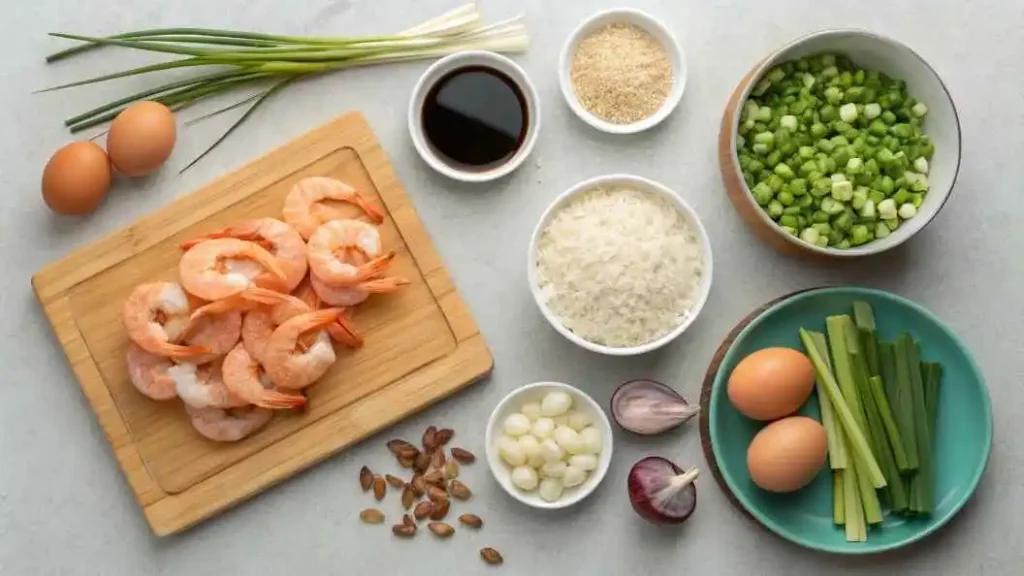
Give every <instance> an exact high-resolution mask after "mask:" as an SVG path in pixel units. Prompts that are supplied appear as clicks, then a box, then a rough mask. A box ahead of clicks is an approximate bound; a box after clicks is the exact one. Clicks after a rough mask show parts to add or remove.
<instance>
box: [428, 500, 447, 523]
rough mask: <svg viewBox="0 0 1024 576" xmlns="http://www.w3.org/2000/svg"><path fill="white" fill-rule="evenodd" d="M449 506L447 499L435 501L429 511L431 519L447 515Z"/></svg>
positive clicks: (438, 518)
mask: <svg viewBox="0 0 1024 576" xmlns="http://www.w3.org/2000/svg"><path fill="white" fill-rule="evenodd" d="M450 506H451V504H449V503H448V500H441V501H440V502H436V503H435V504H434V509H433V510H431V511H430V519H431V520H441V519H443V518H444V517H445V516H447V515H448V508H449V507H450Z"/></svg>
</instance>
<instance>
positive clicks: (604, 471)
mask: <svg viewBox="0 0 1024 576" xmlns="http://www.w3.org/2000/svg"><path fill="white" fill-rule="evenodd" d="M545 388H548V389H555V390H563V391H565V392H568V393H569V394H570V395H572V396H573V400H574V401H575V400H577V399H582V400H583V402H584V403H585V404H587V405H588V406H590V408H591V409H592V410H593V411H594V412H596V413H597V414H598V415H599V418H598V419H599V420H600V421H601V429H602V430H601V434H602V448H601V455H600V459H599V460H598V464H597V469H596V470H594V472H593V473H591V474H590V476H589V477H588V478H587V480H586V482H585V483H584V484H582V485H580V487H578V488H576V491H575V493H573V495H572V496H571V497H566V498H559V499H558V500H556V501H554V502H546V501H543V500H531V499H528V498H527V497H526V496H524V495H523V494H521V493H519V492H518V491H516V490H513V489H511V488H509V487H508V486H506V485H505V483H503V482H502V481H501V480H499V479H498V474H499V472H498V470H495V461H498V465H499V466H502V469H503V471H504V472H505V473H506V474H510V473H511V471H510V470H508V469H507V468H506V467H505V466H504V464H502V463H501V458H500V456H498V455H497V454H496V452H495V451H496V448H495V446H494V429H495V427H496V426H497V425H498V417H499V415H501V414H502V413H503V412H504V411H505V409H506V408H507V407H508V406H509V405H510V404H512V402H514V401H515V400H516V399H517V398H520V397H521V396H523V395H524V394H526V393H529V392H530V391H537V390H541V389H545ZM591 425H593V423H591ZM614 444H615V442H614V436H613V432H612V424H611V421H610V420H609V419H608V415H607V414H605V413H604V410H603V409H601V405H600V404H598V403H597V401H596V400H594V398H593V397H591V396H590V395H589V394H587V393H586V392H584V391H582V390H580V389H579V388H577V387H575V386H573V385H571V384H566V383H565V382H557V381H554V380H551V381H539V382H532V383H530V384H525V385H523V386H520V387H519V388H516V389H515V390H512V391H511V392H509V393H508V394H506V395H505V397H504V398H502V399H501V400H500V401H499V402H498V404H497V405H495V407H494V409H493V410H491V415H490V417H488V419H487V429H486V430H485V431H484V453H485V455H486V457H487V469H488V470H490V471H491V476H492V477H493V478H494V481H495V482H496V483H497V484H498V485H499V486H501V488H502V489H503V490H504V491H505V492H506V493H507V494H508V495H509V496H512V497H513V498H514V499H516V500H518V501H520V502H522V503H523V504H526V505H527V506H530V507H532V508H537V509H540V510H559V509H562V508H568V507H569V506H572V505H573V504H576V503H577V502H580V501H582V500H583V499H585V498H586V497H587V496H590V494H592V493H593V492H594V490H595V489H596V488H597V487H598V486H600V485H601V482H603V481H604V479H605V476H607V475H608V469H609V468H611V462H612V452H613V449H614ZM588 483H589V485H587V484H588Z"/></svg>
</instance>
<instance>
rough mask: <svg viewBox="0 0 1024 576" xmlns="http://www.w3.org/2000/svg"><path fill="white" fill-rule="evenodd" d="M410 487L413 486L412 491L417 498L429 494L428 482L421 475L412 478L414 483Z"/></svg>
mask: <svg viewBox="0 0 1024 576" xmlns="http://www.w3.org/2000/svg"><path fill="white" fill-rule="evenodd" d="M409 485H410V486H412V491H413V493H414V494H416V497H417V498H419V497H420V496H423V495H424V494H426V493H427V481H426V480H424V479H423V476H421V475H419V474H416V475H415V476H413V477H412V482H410V483H409Z"/></svg>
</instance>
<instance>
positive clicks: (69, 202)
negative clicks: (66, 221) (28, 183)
mask: <svg viewBox="0 0 1024 576" xmlns="http://www.w3.org/2000/svg"><path fill="white" fill-rule="evenodd" d="M42 189H43V201H44V202H46V205H47V206H49V207H50V209H51V210H53V211H54V212H58V213H60V214H88V213H89V212H92V211H93V210H95V209H96V208H97V207H98V206H99V205H100V204H101V203H102V202H103V199H104V198H105V197H106V196H107V191H108V190H110V159H108V158H107V154H106V153H105V152H103V148H100V147H99V146H97V145H96V144H94V143H93V142H72V143H71V144H68V145H67V146H64V147H63V148H61V149H60V150H57V152H56V153H55V154H54V155H53V156H52V157H50V161H49V162H47V163H46V167H45V168H43V181H42Z"/></svg>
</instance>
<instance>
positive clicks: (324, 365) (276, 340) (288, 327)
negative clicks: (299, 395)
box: [260, 308, 343, 390]
mask: <svg viewBox="0 0 1024 576" xmlns="http://www.w3.org/2000/svg"><path fill="white" fill-rule="evenodd" d="M342 312H343V311H342V310H341V309H340V308H327V309H324V310H318V311H316V312H309V313H306V314H300V315H299V316H296V317H294V318H292V319H291V320H288V321H287V322H285V323H284V324H281V325H280V326H278V327H277V329H275V330H274V333H273V334H272V335H271V336H270V341H269V342H267V346H266V347H265V348H264V349H263V354H262V355H261V358H260V360H261V361H262V363H263V369H264V370H266V372H267V376H269V377H270V380H271V381H272V382H273V383H274V384H275V385H277V387H278V388H286V389H289V390H299V389H302V388H305V387H306V386H309V385H310V384H312V383H313V382H315V381H316V380H317V378H320V377H321V376H323V374H324V372H327V370H328V368H330V367H331V366H332V365H333V364H334V361H335V360H336V359H337V356H335V354H334V347H333V346H331V342H330V340H329V338H328V336H327V333H326V332H323V331H322V330H321V329H323V328H325V327H326V326H327V325H329V324H332V323H334V322H335V321H336V320H337V319H338V318H339V317H341V314H342ZM314 330H320V331H319V332H318V333H317V337H316V341H315V342H314V343H313V345H312V346H310V347H309V348H308V349H306V350H301V349H299V346H298V344H299V337H300V336H302V335H303V334H305V333H307V332H312V331H314Z"/></svg>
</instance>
